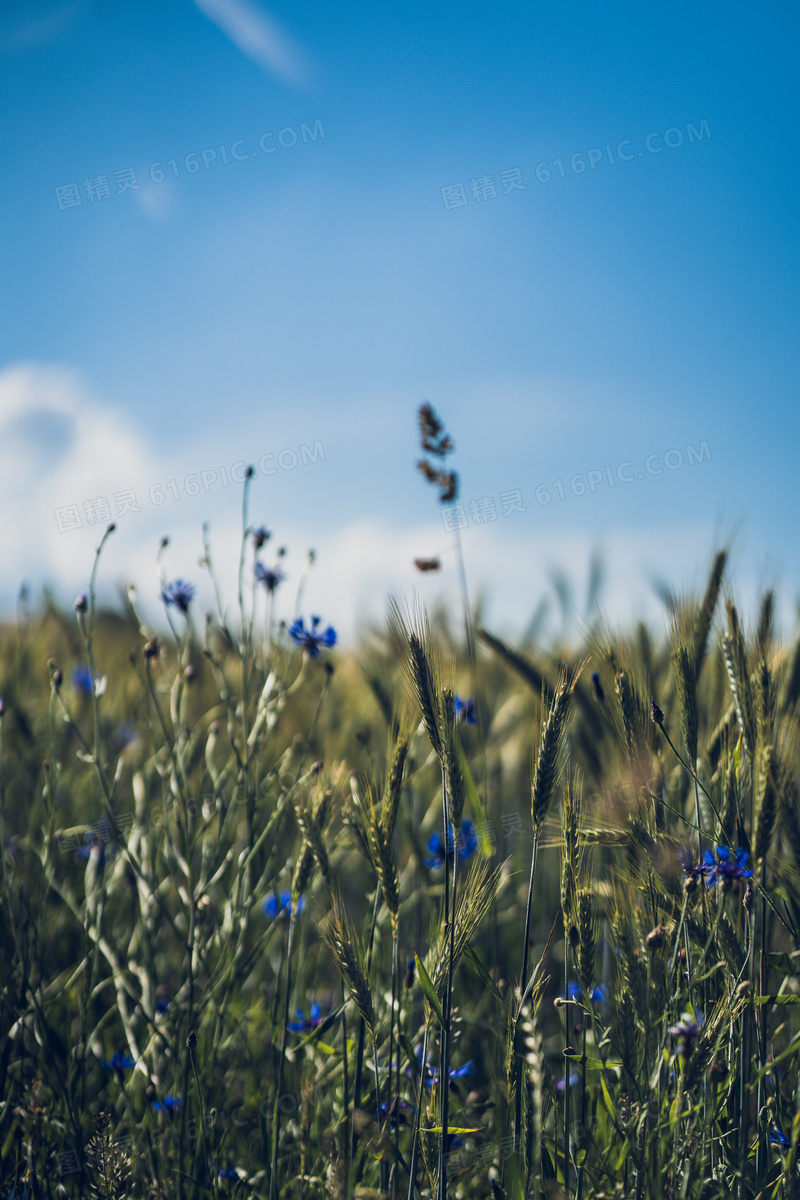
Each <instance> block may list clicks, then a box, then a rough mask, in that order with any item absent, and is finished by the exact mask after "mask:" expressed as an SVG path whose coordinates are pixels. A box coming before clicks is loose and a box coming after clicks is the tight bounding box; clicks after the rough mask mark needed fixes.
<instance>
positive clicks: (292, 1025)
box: [289, 1004, 323, 1033]
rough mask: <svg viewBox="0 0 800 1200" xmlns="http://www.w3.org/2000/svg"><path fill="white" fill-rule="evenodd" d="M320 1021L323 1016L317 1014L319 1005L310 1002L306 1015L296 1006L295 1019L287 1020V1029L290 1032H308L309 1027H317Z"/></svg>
mask: <svg viewBox="0 0 800 1200" xmlns="http://www.w3.org/2000/svg"><path fill="white" fill-rule="evenodd" d="M322 1021H323V1018H322V1017H321V1016H320V1015H319V1005H318V1004H312V1005H311V1010H310V1012H309V1015H308V1016H306V1014H305V1013H304V1012H303V1010H302V1008H298V1010H297V1020H296V1021H290V1022H289V1029H290V1030H291V1031H292V1033H308V1032H309V1030H311V1029H317V1028H319V1026H320V1025H321V1024H322Z"/></svg>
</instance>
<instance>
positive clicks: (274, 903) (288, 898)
mask: <svg viewBox="0 0 800 1200" xmlns="http://www.w3.org/2000/svg"><path fill="white" fill-rule="evenodd" d="M305 906H306V902H305V897H304V896H301V897H300V899H299V900H298V901H297V908H296V912H297V915H298V916H299V915H300V913H301V912H302V911H303V909H304V908H305ZM264 912H265V913H266V915H267V916H268V917H269V919H270V920H271V921H274V920H275V919H276V918H277V917H280V916H283V914H284V913H288V914H289V915H290V916H291V915H292V893H291V892H281V898H280V903H279V902H278V898H277V896H276V895H275V893H274V892H270V894H269V895H268V896H267V898H266V900H265V901H264Z"/></svg>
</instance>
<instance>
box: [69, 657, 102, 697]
mask: <svg viewBox="0 0 800 1200" xmlns="http://www.w3.org/2000/svg"><path fill="white" fill-rule="evenodd" d="M99 682H100V676H99V675H95V677H94V687H93V686H92V672H91V671H90V670H89V668H88V667H87V666H85V665H84V664H83V663H82V664H81V665H80V666H79V667H75V669H74V670H73V672H72V686H73V687H74V688H75V691H76V692H82V693H83V694H84V696H91V694H92V692H93V691H97V685H98V684H99ZM97 694H98V695H99V694H100V693H99V692H98V693H97Z"/></svg>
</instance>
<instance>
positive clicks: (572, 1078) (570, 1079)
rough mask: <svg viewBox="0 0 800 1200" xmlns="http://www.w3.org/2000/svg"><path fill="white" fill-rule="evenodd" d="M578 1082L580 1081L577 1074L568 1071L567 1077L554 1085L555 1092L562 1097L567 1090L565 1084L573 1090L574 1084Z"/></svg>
mask: <svg viewBox="0 0 800 1200" xmlns="http://www.w3.org/2000/svg"><path fill="white" fill-rule="evenodd" d="M579 1080H580V1075H579V1074H578V1072H577V1071H570V1073H569V1076H565V1077H564V1078H563V1079H559V1081H558V1083H557V1084H556V1091H557V1092H558V1094H559V1095H560V1096H563V1095H564V1092H565V1091H566V1090H567V1084H569V1086H570V1087H571V1088H573V1087H575V1084H576V1083H578V1082H579Z"/></svg>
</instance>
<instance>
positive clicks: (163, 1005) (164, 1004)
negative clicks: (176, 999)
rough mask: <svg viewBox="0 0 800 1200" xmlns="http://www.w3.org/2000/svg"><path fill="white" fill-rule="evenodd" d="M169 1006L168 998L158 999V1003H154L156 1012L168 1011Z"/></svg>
mask: <svg viewBox="0 0 800 1200" xmlns="http://www.w3.org/2000/svg"><path fill="white" fill-rule="evenodd" d="M169 1007H170V1001H169V1000H159V1002H158V1004H157V1005H156V1012H157V1013H165V1012H168V1011H169Z"/></svg>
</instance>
